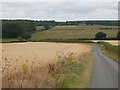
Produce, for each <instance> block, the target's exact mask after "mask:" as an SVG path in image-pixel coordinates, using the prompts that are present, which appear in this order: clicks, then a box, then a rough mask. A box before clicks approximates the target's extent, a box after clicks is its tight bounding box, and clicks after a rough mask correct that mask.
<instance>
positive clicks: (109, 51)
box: [97, 42, 120, 63]
mask: <svg viewBox="0 0 120 90" xmlns="http://www.w3.org/2000/svg"><path fill="white" fill-rule="evenodd" d="M97 45H98V46H99V47H100V48H101V50H104V52H103V54H104V55H106V56H108V57H110V58H111V59H113V60H114V61H116V62H118V63H120V60H119V56H120V53H119V50H120V46H114V45H112V44H110V43H107V42H100V43H98V44H97Z"/></svg>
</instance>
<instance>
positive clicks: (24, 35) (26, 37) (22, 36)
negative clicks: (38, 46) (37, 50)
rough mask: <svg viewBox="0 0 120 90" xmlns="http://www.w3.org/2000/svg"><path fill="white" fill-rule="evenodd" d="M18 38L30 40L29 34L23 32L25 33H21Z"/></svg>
mask: <svg viewBox="0 0 120 90" xmlns="http://www.w3.org/2000/svg"><path fill="white" fill-rule="evenodd" d="M20 37H21V38H24V39H28V38H31V34H30V33H28V32H25V33H23V34H22V35H21V36H20Z"/></svg>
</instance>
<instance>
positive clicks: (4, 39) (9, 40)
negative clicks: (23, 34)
mask: <svg viewBox="0 0 120 90" xmlns="http://www.w3.org/2000/svg"><path fill="white" fill-rule="evenodd" d="M25 41H26V40H20V39H17V38H2V39H1V38H0V43H1V42H2V43H12V42H25Z"/></svg>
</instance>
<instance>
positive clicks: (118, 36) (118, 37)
mask: <svg viewBox="0 0 120 90" xmlns="http://www.w3.org/2000/svg"><path fill="white" fill-rule="evenodd" d="M116 38H117V39H118V40H120V31H119V32H118V33H117V37H116Z"/></svg>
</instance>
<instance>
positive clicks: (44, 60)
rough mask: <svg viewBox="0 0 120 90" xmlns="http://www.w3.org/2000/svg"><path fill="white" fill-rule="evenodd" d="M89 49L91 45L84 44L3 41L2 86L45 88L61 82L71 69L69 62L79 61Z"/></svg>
mask: <svg viewBox="0 0 120 90" xmlns="http://www.w3.org/2000/svg"><path fill="white" fill-rule="evenodd" d="M91 50H92V48H91V46H90V45H87V44H70V43H69V44H68V43H48V42H35V43H33V42H27V43H7V44H2V73H3V75H2V79H3V80H2V82H3V84H2V87H3V88H46V87H54V86H56V84H58V83H59V84H60V85H61V83H63V82H64V81H65V77H67V75H68V73H71V71H70V70H71V69H70V67H68V66H70V65H71V62H72V65H73V63H80V62H81V60H82V58H84V57H86V56H89V55H90V53H91ZM69 62H70V63H69ZM68 64H69V65H68ZM68 68H69V69H68ZM68 71H69V72H68ZM67 72H68V73H67ZM63 73H67V74H64V75H63ZM58 79H59V80H58Z"/></svg>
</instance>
